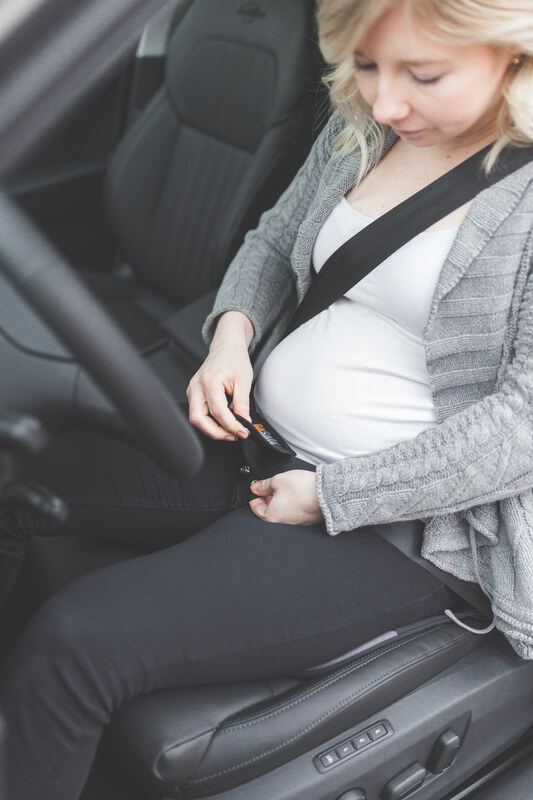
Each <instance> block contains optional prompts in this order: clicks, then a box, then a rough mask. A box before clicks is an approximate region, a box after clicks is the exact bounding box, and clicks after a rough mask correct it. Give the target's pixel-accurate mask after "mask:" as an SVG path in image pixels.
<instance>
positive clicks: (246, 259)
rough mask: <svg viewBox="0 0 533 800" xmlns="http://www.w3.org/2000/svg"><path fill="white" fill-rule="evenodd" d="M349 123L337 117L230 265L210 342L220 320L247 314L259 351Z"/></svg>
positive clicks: (207, 328)
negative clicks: (328, 166) (294, 253)
mask: <svg viewBox="0 0 533 800" xmlns="http://www.w3.org/2000/svg"><path fill="white" fill-rule="evenodd" d="M343 125H344V123H343V121H342V119H341V117H340V116H339V115H338V114H334V115H333V116H332V117H331V119H330V121H329V123H328V124H327V125H326V127H325V128H324V130H323V131H322V133H321V134H320V136H319V137H318V138H317V140H316V142H315V143H314V145H313V147H312V149H311V151H310V153H309V155H308V157H307V159H306V161H305V163H304V164H303V166H302V167H301V168H300V170H299V171H298V173H297V175H296V176H295V177H294V179H293V180H292V181H291V183H290V185H289V187H288V188H287V189H286V190H285V192H284V193H283V194H282V195H281V197H280V199H279V200H278V202H277V203H276V205H275V206H274V207H273V208H272V209H270V210H269V211H267V212H265V213H264V214H263V215H262V217H261V219H260V221H259V225H258V227H257V228H256V229H255V230H253V231H250V232H249V233H248V234H247V235H246V237H245V239H244V243H243V244H242V246H241V248H240V249H239V251H238V253H237V255H236V256H235V258H234V259H233V261H232V263H231V264H230V266H229V268H228V271H227V272H226V275H225V277H224V280H223V282H222V285H221V287H220V289H219V292H218V294H217V298H216V301H215V305H214V307H213V310H212V312H211V314H210V315H209V316H208V318H207V320H206V322H205V325H204V331H203V332H204V338H205V340H206V341H207V342H209V341H210V339H211V337H212V335H213V331H214V328H215V325H216V321H217V319H218V317H219V316H220V315H221V314H223V313H224V312H226V311H231V310H233V311H241V312H242V313H244V314H246V316H247V317H248V318H249V319H250V320H251V322H252V326H253V329H254V337H253V339H252V342H251V348H250V349H251V350H252V351H253V349H254V347H255V346H256V344H257V343H258V342H259V341H260V340H261V338H262V337H263V334H264V333H265V331H266V330H268V329H269V327H270V326H271V325H272V323H273V322H274V320H275V319H276V317H277V315H278V314H279V311H280V308H283V307H284V305H285V303H286V302H287V300H288V299H289V298H290V295H291V293H292V292H293V290H294V280H293V276H292V275H291V272H290V256H291V252H292V249H293V247H294V243H295V241H296V237H297V235H298V229H299V227H300V225H301V223H302V222H303V220H304V219H305V217H306V214H307V211H308V209H309V206H310V204H311V202H312V200H313V198H314V197H315V195H316V191H317V188H318V185H319V182H320V178H321V175H322V172H323V170H324V167H325V165H326V164H327V162H328V161H329V159H330V157H331V153H332V142H333V139H334V137H335V135H336V134H337V133H338V131H339V130H340V129H341V128H342V127H343Z"/></svg>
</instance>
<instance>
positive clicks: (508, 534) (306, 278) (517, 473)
mask: <svg viewBox="0 0 533 800" xmlns="http://www.w3.org/2000/svg"><path fill="white" fill-rule="evenodd" d="M343 124H344V123H343V121H342V119H341V118H340V116H339V115H338V114H334V115H333V116H332V118H331V120H330V121H329V123H328V125H327V126H326V128H325V129H324V131H323V132H322V134H321V135H320V136H319V138H318V139H317V141H316V143H315V145H314V147H313V149H312V151H311V153H310V155H309V157H308V159H307V161H306V162H305V164H304V165H303V167H302V168H301V169H300V171H299V173H298V174H297V176H296V177H295V179H294V180H293V182H292V183H291V185H290V186H289V188H288V189H287V190H286V192H285V193H284V194H283V195H282V197H281V198H280V200H279V201H278V203H277V204H276V205H275V206H274V208H273V209H271V210H270V211H268V212H266V213H265V214H263V216H262V218H261V220H260V223H259V225H258V228H257V229H256V230H255V231H251V232H250V233H249V234H248V235H247V236H246V238H245V241H244V243H243V245H242V247H241V249H240V250H239V252H238V253H237V255H236V257H235V259H234V260H233V262H232V264H231V265H230V268H229V270H228V272H227V274H226V277H225V279H224V281H223V284H222V286H221V289H220V291H219V293H218V296H217V299H216V302H215V306H214V308H213V311H212V313H211V315H210V316H209V317H208V319H207V320H206V324H205V327H204V336H205V338H206V341H209V338H210V336H211V335H212V331H213V329H214V323H215V321H216V318H217V317H218V316H219V315H220V314H221V313H223V312H224V311H227V310H239V311H242V312H244V313H245V314H246V315H247V316H248V317H249V318H250V320H251V321H252V323H253V326H254V330H255V336H254V340H253V342H252V345H251V348H252V350H253V349H254V348H255V347H256V345H257V343H258V342H259V340H261V339H263V337H265V338H266V342H267V344H266V346H265V347H264V348H263V349H262V352H261V354H260V355H259V362H260V363H262V360H263V359H264V357H265V356H266V354H268V352H270V350H271V349H272V348H273V347H274V346H275V344H276V343H277V341H279V338H280V336H281V335H282V332H283V331H284V329H285V326H286V324H287V321H288V319H289V318H290V316H291V314H292V313H293V311H294V308H295V305H296V303H297V302H299V301H300V300H301V298H302V297H303V295H304V294H305V291H306V290H307V288H308V286H309V283H310V279H311V276H310V263H311V252H312V248H313V243H314V241H315V238H316V235H317V233H318V230H319V228H320V226H321V225H322V223H323V222H324V220H325V219H326V217H327V216H328V214H329V213H330V212H331V210H332V209H333V208H334V206H335V204H336V203H337V202H338V201H339V199H340V198H341V197H342V195H343V194H345V193H346V192H347V191H348V189H349V188H350V187H351V186H353V184H354V182H355V180H356V177H357V175H358V171H359V163H360V162H359V157H358V156H357V155H355V154H353V155H349V156H341V155H340V154H339V153H338V152H337V151H334V150H333V147H332V142H333V138H334V137H335V134H336V133H337V132H338V131H339V130H340V129H341V127H342V126H343ZM393 141H394V137H393V136H391V137H389V139H388V140H387V143H386V146H385V147H386V149H388V148H389V147H390V146H391V145H392V143H393ZM532 229H533V163H531V164H528V165H527V166H525V167H522V168H521V169H520V170H518V171H517V172H515V173H513V174H512V175H510V176H508V177H507V178H504V179H503V180H501V181H500V182H498V183H496V184H494V185H493V186H492V187H491V188H489V189H486V190H485V191H483V192H481V193H480V194H479V195H478V196H477V198H476V199H475V200H474V202H473V203H472V205H471V207H470V210H469V212H468V213H467V215H466V218H465V219H464V221H463V223H462V224H461V226H460V229H459V232H458V234H457V237H456V239H455V241H454V243H453V245H452V247H451V250H450V252H449V254H448V257H447V259H446V261H445V263H444V266H443V268H442V271H441V275H440V278H439V281H438V284H437V287H436V290H435V294H434V297H433V302H432V306H431V310H430V314H429V319H428V322H427V325H426V327H425V330H424V333H423V339H424V344H425V349H426V362H427V369H428V374H429V380H430V383H431V388H432V392H433V399H434V403H435V408H436V412H437V416H438V422H439V424H438V425H436V426H435V427H433V428H431V429H428V430H426V431H423V432H422V433H420V434H419V435H418V436H417V437H416V438H415V439H412V440H411V441H408V442H402V443H400V444H397V445H395V446H393V447H390V448H387V449H384V450H379V451H378V452H375V453H371V454H368V455H362V456H354V457H350V458H346V459H343V460H341V461H337V462H334V463H332V464H326V465H322V466H319V467H318V468H317V488H318V497H319V501H320V505H321V508H322V511H323V514H324V518H325V521H326V526H327V530H328V532H329V533H330V534H331V535H335V534H338V533H340V532H341V531H353V530H354V529H357V528H360V527H361V526H363V525H369V524H375V523H386V522H393V521H395V520H412V519H422V520H424V522H425V534H424V544H423V548H422V555H423V556H424V557H425V558H427V559H429V560H430V561H432V562H433V563H434V564H436V565H437V566H438V567H440V568H441V569H444V570H447V571H448V572H450V573H452V574H454V575H456V576H457V577H459V578H462V579H464V580H470V581H477V582H478V583H479V585H480V586H481V588H482V589H483V590H484V592H485V593H486V594H487V595H488V597H489V598H490V600H491V602H492V607H493V612H494V621H495V624H496V627H497V628H499V629H500V630H501V631H502V632H503V633H504V634H505V636H506V637H507V638H508V639H509V641H510V642H511V644H512V646H513V647H514V649H515V650H516V652H517V653H518V654H519V655H520V656H522V657H523V658H528V659H533V491H532V488H533V278H530V272H531V266H532V263H533V234H532ZM352 535H357V534H356V533H354V534H352Z"/></svg>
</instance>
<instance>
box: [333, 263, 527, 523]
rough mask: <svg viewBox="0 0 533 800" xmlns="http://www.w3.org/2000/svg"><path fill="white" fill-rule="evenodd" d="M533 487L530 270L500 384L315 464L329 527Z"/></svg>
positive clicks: (424, 513)
mask: <svg viewBox="0 0 533 800" xmlns="http://www.w3.org/2000/svg"><path fill="white" fill-rule="evenodd" d="M532 487H533V275H532V272H530V275H529V278H528V283H527V285H526V288H525V292H524V295H523V299H522V303H521V307H520V312H519V324H518V329H517V335H516V339H515V342H514V355H513V359H512V361H511V363H510V365H509V367H508V368H507V370H506V373H505V376H504V378H503V380H502V382H501V384H500V386H499V388H498V389H497V390H496V391H495V392H494V393H493V394H491V395H488V396H486V397H485V398H483V399H482V400H480V401H478V402H476V403H473V404H472V405H471V406H469V407H468V408H466V409H464V410H462V411H460V412H459V413H457V414H455V415H453V416H450V417H448V418H447V419H446V420H445V421H443V422H442V423H441V424H439V425H437V426H436V427H434V428H429V429H427V430H425V431H423V432H422V433H420V434H419V435H418V436H417V437H416V438H414V439H412V440H410V441H407V442H401V443H400V444H397V445H395V446H393V447H390V448H387V449H384V450H380V451H377V452H375V453H369V454H367V455H362V456H355V457H350V458H347V459H343V460H341V461H337V462H334V463H332V464H328V465H321V466H319V467H318V468H317V491H318V496H319V502H320V505H321V508H322V511H323V514H324V518H325V520H326V525H327V529H328V532H329V533H330V534H331V535H335V534H337V533H340V532H341V531H348V530H353V529H355V528H359V527H361V526H363V525H368V524H378V523H386V522H393V521H400V520H412V519H424V518H428V517H433V516H439V515H443V514H448V513H452V512H456V511H462V510H465V509H468V508H472V507H473V506H477V505H479V504H481V503H488V502H494V501H497V500H501V499H503V498H505V497H511V496H513V495H517V494H519V493H521V492H523V491H525V490H527V489H531V488H532Z"/></svg>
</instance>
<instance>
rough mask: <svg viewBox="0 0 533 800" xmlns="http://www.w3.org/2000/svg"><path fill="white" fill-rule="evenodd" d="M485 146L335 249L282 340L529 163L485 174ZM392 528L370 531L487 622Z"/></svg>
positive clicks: (482, 604) (515, 156) (474, 594)
mask: <svg viewBox="0 0 533 800" xmlns="http://www.w3.org/2000/svg"><path fill="white" fill-rule="evenodd" d="M491 147H492V145H488V146H487V147H485V148H484V149H483V150H480V151H479V152H478V153H475V154H474V155H473V156H471V157H470V158H468V159H466V160H465V161H463V162H462V163H461V164H459V165H458V166H456V167H454V168H453V169H451V170H450V171H449V172H447V173H445V174H444V175H442V176H441V177H440V178H437V180H435V181H433V182H432V183H430V184H429V185H428V186H426V187H424V188H423V189H421V190H420V191H419V192H417V193H416V194H414V195H412V196H411V197H409V198H408V199H407V200H404V202H402V203H400V204H399V205H397V206H395V207H394V208H393V209H391V211H388V212H387V213H386V214H383V215H382V216H381V217H378V219H376V220H375V221H374V222H372V223H370V225H367V226H366V227H365V228H363V230H362V231H359V233H356V234H355V236H352V237H351V238H350V239H349V240H348V241H347V242H346V243H345V244H343V245H342V246H341V247H340V248H338V250H336V251H335V252H334V253H333V254H332V255H331V256H330V257H329V258H328V260H327V261H326V263H325V264H324V265H323V267H322V269H321V270H320V272H319V273H318V275H316V277H315V278H314V279H313V282H312V284H311V286H310V288H309V289H308V291H307V293H306V295H305V296H304V298H303V300H302V302H301V303H300V305H299V306H298V308H297V309H296V312H295V314H294V316H293V317H292V319H291V321H290V322H289V326H288V329H287V332H286V333H285V336H288V335H289V334H290V333H292V332H293V331H294V330H296V328H298V327H299V326H300V325H303V324H304V323H305V322H308V321H309V320H310V319H312V317H314V316H316V315H317V314H319V313H320V312H321V311H324V310H325V309H326V308H329V306H330V305H331V304H332V303H334V302H335V301H336V300H338V299H339V298H340V297H342V296H343V295H344V294H346V292H347V291H349V290H350V289H351V288H352V287H353V286H355V285H356V284H357V283H359V281H360V280H362V279H363V278H364V277H365V276H366V275H368V274H369V273H370V272H371V271H372V270H373V269H375V267H377V266H378V264H381V263H382V262H383V261H385V259H386V258H388V257H389V256H390V255H391V254H392V253H394V252H395V251H396V250H398V249H399V248H400V247H402V246H403V245H404V244H406V243H407V242H408V241H410V240H411V239H413V238H414V237H415V236H417V235H418V234H419V233H421V232H422V231H424V230H426V229H427V228H428V227H429V226H430V225H433V224H434V223H435V222H437V221H438V220H439V219H442V218H443V217H445V216H446V215H447V214H449V213H451V212H452V211H454V210H455V209H456V208H459V207H460V206H462V205H463V204H464V203H466V202H468V201H469V200H472V199H473V198H474V197H475V196H476V195H477V194H478V193H479V192H480V191H482V190H483V189H486V188H488V187H489V186H492V184H494V183H496V182H497V181H500V180H502V178H504V177H506V176H507V175H509V174H510V173H512V172H514V171H515V170H517V169H519V168H520V167H522V166H525V164H527V163H529V161H531V160H532V159H533V147H523V148H507V149H506V150H504V151H503V152H502V153H501V154H500V157H499V159H498V162H497V165H496V166H495V167H494V168H493V169H492V171H491V172H490V173H489V174H488V175H487V173H486V172H485V171H484V170H483V168H482V162H483V159H484V157H485V155H486V154H487V152H488V151H489V149H490V148H491ZM382 527H384V529H383V530H382ZM396 528H397V526H394V529H389V527H388V526H376V531H377V533H378V534H379V535H380V536H382V537H383V538H385V539H386V540H387V541H388V542H389V543H390V544H392V545H393V546H394V547H396V548H398V549H399V550H400V551H401V552H402V553H404V555H407V556H408V557H409V558H411V559H412V560H413V561H415V562H416V563H418V564H420V565H421V566H422V567H424V569H426V570H427V571H428V572H430V573H431V574H433V575H435V576H436V577H437V578H438V579H439V580H440V581H441V582H442V583H444V584H445V585H446V586H447V587H448V588H450V589H451V590H452V591H453V592H454V593H455V594H457V595H459V596H460V597H461V598H462V599H463V600H466V601H467V602H468V603H469V604H470V605H471V606H473V608H475V609H476V610H477V611H479V612H480V613H481V614H482V615H483V616H484V617H488V618H490V616H491V606H490V601H489V599H488V598H487V597H486V595H485V594H484V593H483V592H482V590H481V589H480V587H479V586H478V585H477V584H475V583H471V582H467V581H461V580H459V579H458V578H455V577H454V576H453V575H451V574H449V573H447V572H445V571H444V570H441V569H439V567H436V566H435V565H434V564H432V563H431V562H429V561H428V560H427V559H425V558H423V557H422V556H421V555H420V541H421V540H420V536H419V534H418V533H417V531H416V529H415V528H413V526H407V527H405V526H404V527H403V528H402V527H400V529H399V530H398V531H397V530H396ZM417 543H418V546H416V545H417ZM447 613H448V615H449V616H450V617H451V618H452V619H453V620H454V621H455V622H457V624H459V625H461V626H462V627H467V628H468V626H465V625H463V623H461V622H460V621H459V620H457V618H456V617H455V615H454V614H453V613H452V612H451V611H449V612H447ZM493 625H494V624H492V625H491V626H489V628H486V629H484V630H482V631H476V630H475V629H473V628H468V630H471V631H472V632H473V633H487V632H489V631H490V630H491V629H492V627H493Z"/></svg>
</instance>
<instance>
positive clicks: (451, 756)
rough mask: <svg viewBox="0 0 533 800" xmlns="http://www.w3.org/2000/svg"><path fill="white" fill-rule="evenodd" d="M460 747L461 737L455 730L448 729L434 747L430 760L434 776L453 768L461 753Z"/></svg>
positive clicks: (430, 768)
mask: <svg viewBox="0 0 533 800" xmlns="http://www.w3.org/2000/svg"><path fill="white" fill-rule="evenodd" d="M460 747H461V738H460V736H459V735H458V734H457V733H456V732H455V731H454V730H452V729H451V728H448V730H447V731H445V732H444V733H443V734H442V736H440V737H439V738H438V739H437V741H436V742H435V744H434V745H433V750H432V751H431V754H430V756H429V760H428V769H429V770H431V772H432V773H433V774H434V775H439V774H440V773H441V772H444V770H445V769H448V767H451V765H452V764H453V762H454V761H455V756H456V755H457V753H458V752H459V748H460Z"/></svg>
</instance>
